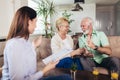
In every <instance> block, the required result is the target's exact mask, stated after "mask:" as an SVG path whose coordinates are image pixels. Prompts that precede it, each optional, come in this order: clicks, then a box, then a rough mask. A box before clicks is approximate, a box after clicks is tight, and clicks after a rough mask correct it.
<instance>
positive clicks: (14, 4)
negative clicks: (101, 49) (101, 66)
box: [0, 0, 96, 38]
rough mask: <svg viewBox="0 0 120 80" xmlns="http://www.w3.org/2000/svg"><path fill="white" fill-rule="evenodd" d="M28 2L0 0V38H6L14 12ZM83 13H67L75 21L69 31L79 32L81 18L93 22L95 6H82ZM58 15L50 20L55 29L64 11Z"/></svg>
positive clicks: (60, 11) (59, 11) (25, 0)
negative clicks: (89, 18) (86, 18)
mask: <svg viewBox="0 0 120 80" xmlns="http://www.w3.org/2000/svg"><path fill="white" fill-rule="evenodd" d="M27 2H28V0H1V2H0V16H1V18H0V22H1V24H0V38H2V37H6V36H7V34H8V31H9V27H10V24H11V21H12V18H13V15H14V12H15V11H16V10H17V9H18V8H20V7H21V6H24V5H27ZM81 6H82V7H83V8H84V11H81V12H73V11H69V12H70V13H72V14H73V15H72V16H71V18H72V19H74V20H75V21H74V22H73V23H72V24H71V29H72V31H73V32H81V29H80V20H81V19H82V18H83V17H86V16H89V17H92V18H93V20H95V18H96V17H95V16H96V15H95V13H96V5H95V3H90V4H82V5H81ZM57 12H58V13H57V14H55V15H54V16H53V17H52V18H51V23H53V25H54V27H55V21H56V19H58V18H59V17H60V16H61V14H62V12H64V10H58V11H57Z"/></svg>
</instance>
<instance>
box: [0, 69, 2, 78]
mask: <svg viewBox="0 0 120 80" xmlns="http://www.w3.org/2000/svg"><path fill="white" fill-rule="evenodd" d="M1 77H2V68H0V78H1Z"/></svg>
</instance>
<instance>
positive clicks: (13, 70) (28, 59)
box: [2, 37, 43, 80]
mask: <svg viewBox="0 0 120 80" xmlns="http://www.w3.org/2000/svg"><path fill="white" fill-rule="evenodd" d="M36 60H37V59H36V52H35V49H34V47H33V45H32V43H31V42H30V41H29V40H25V39H24V38H18V37H16V38H13V39H10V40H8V41H7V43H6V46H5V49H4V65H3V71H2V79H3V80H38V79H40V78H41V77H42V76H43V73H42V72H41V71H39V72H36V70H37V61H36Z"/></svg>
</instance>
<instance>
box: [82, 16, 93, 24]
mask: <svg viewBox="0 0 120 80" xmlns="http://www.w3.org/2000/svg"><path fill="white" fill-rule="evenodd" d="M84 20H87V21H88V22H89V23H91V24H92V25H93V19H92V18H90V17H85V18H83V19H82V21H84Z"/></svg>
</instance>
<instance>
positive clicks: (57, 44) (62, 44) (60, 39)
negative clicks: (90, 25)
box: [51, 17, 84, 70]
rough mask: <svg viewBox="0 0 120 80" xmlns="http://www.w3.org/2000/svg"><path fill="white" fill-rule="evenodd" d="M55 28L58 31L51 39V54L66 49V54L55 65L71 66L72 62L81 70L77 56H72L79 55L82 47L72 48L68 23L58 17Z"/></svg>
mask: <svg viewBox="0 0 120 80" xmlns="http://www.w3.org/2000/svg"><path fill="white" fill-rule="evenodd" d="M56 28H57V30H58V33H56V34H55V35H54V36H53V38H52V40H51V48H52V53H53V54H56V55H57V54H60V52H62V51H64V50H68V52H69V53H68V54H67V55H66V56H64V57H63V58H62V59H61V60H60V62H59V63H58V64H57V65H56V67H60V68H71V65H72V64H73V63H75V64H77V69H78V70H82V66H81V63H80V59H79V58H72V57H73V56H74V55H80V54H81V53H82V52H83V51H84V49H80V48H79V49H76V50H73V46H74V44H73V39H72V38H71V36H70V35H68V34H67V33H68V30H69V23H68V20H67V19H66V18H63V17H61V18H59V19H58V20H57V21H56Z"/></svg>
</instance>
